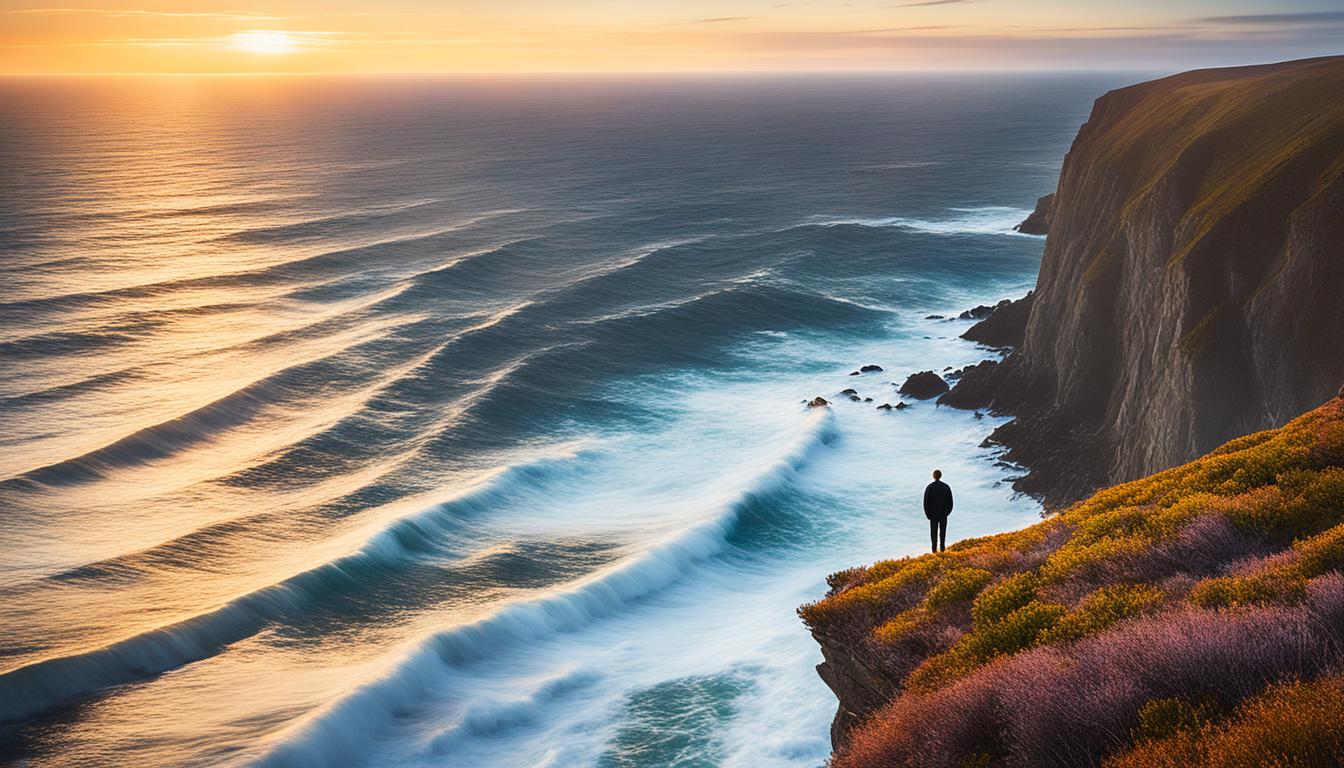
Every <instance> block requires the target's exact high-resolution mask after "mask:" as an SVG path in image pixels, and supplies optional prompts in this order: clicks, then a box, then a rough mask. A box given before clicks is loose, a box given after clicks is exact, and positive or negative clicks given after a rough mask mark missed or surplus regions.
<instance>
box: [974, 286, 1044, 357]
mask: <svg viewBox="0 0 1344 768" xmlns="http://www.w3.org/2000/svg"><path fill="white" fill-rule="evenodd" d="M1034 296H1035V291H1028V292H1027V295H1026V296H1023V297H1022V298H1020V299H1018V300H1016V301H1012V300H1010V299H1004V300H1003V301H1001V302H999V303H998V305H997V306H995V307H994V311H993V312H991V313H990V314H989V316H988V317H986V318H985V319H984V320H981V321H980V322H978V323H976V324H975V325H972V326H971V327H970V328H968V329H967V330H966V332H965V333H963V334H961V338H963V339H969V340H970V341H974V342H977V343H979V344H984V345H985V346H987V347H996V348H1002V347H1020V346H1022V340H1023V339H1024V338H1025V336H1026V333H1027V318H1029V317H1030V316H1031V303H1032V298H1033V297H1034Z"/></svg>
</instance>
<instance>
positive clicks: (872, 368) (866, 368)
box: [859, 365, 882, 373]
mask: <svg viewBox="0 0 1344 768" xmlns="http://www.w3.org/2000/svg"><path fill="white" fill-rule="evenodd" d="M881 370H882V366H880V365H865V366H863V367H862V368H860V369H859V373H877V372H878V371H881Z"/></svg>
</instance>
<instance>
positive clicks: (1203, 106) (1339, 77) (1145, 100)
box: [1056, 56, 1344, 272]
mask: <svg viewBox="0 0 1344 768" xmlns="http://www.w3.org/2000/svg"><path fill="white" fill-rule="evenodd" d="M1339 93H1344V56H1335V57H1327V58H1318V59H1306V60H1302V61H1293V62H1286V63H1282V64H1269V65H1263V66H1254V67H1233V68H1224V69H1207V70H1197V71H1194V72H1186V73H1183V74H1180V75H1174V76H1171V77H1167V78H1162V79H1160V80H1153V81H1150V82H1146V83H1141V84H1138V85H1134V86H1130V87H1127V88H1121V89H1118V90H1115V91H1111V92H1110V93H1108V94H1106V95H1104V96H1102V97H1101V98H1100V99H1098V100H1097V102H1096V105H1095V106H1094V108H1093V111H1092V115H1091V117H1090V118H1089V120H1088V122H1087V124H1086V125H1085V126H1083V129H1082V130H1081V131H1080V132H1079V135H1078V138H1077V140H1076V141H1075V143H1074V146H1073V148H1072V150H1070V152H1069V158H1068V159H1067V161H1066V164H1065V168H1064V173H1063V177H1062V183H1061V185H1060V193H1059V197H1058V199H1057V200H1056V206H1057V208H1061V209H1063V211H1062V212H1061V215H1059V216H1057V219H1063V220H1068V219H1070V218H1075V219H1076V218H1078V216H1077V215H1076V211H1075V210H1074V209H1073V206H1082V207H1083V208H1087V207H1094V206H1093V205H1092V201H1088V200H1075V199H1071V192H1072V191H1073V189H1074V187H1075V185H1072V184H1070V183H1068V182H1069V180H1070V179H1071V178H1072V177H1073V176H1074V175H1075V172H1076V173H1078V174H1084V175H1086V176H1088V177H1089V178H1092V179H1094V180H1095V179H1105V180H1106V181H1105V182H1104V183H1107V184H1110V183H1114V184H1118V185H1120V186H1121V187H1122V192H1121V195H1120V198H1119V200H1118V201H1116V202H1117V203H1118V210H1119V212H1120V215H1119V216H1118V217H1116V218H1114V219H1113V221H1112V225H1113V226H1114V227H1115V230H1114V231H1112V232H1110V233H1109V234H1110V235H1111V238H1112V239H1114V238H1115V237H1119V232H1120V229H1122V228H1123V226H1124V225H1125V224H1126V223H1128V222H1129V221H1130V219H1131V218H1133V217H1134V216H1135V215H1136V212H1138V211H1139V210H1141V209H1142V208H1143V206H1144V204H1145V203H1146V202H1147V201H1148V200H1149V198H1150V197H1151V196H1152V195H1153V194H1157V193H1160V192H1161V193H1168V194H1169V193H1170V192H1171V190H1172V189H1173V188H1176V189H1179V190H1181V191H1180V192H1179V193H1178V195H1177V197H1178V198H1179V199H1180V200H1181V202H1182V210H1181V211H1180V218H1179V220H1178V221H1175V222H1172V224H1173V226H1172V227H1171V229H1172V231H1173V232H1174V234H1175V241H1174V242H1173V243H1172V246H1173V250H1172V254H1171V263H1173V264H1175V263H1178V262H1180V261H1181V260H1182V259H1184V258H1185V257H1186V256H1187V255H1189V254H1190V253H1191V252H1192V251H1194V250H1195V249H1196V248H1198V247H1200V246H1201V245H1202V244H1203V243H1205V242H1207V241H1208V240H1209V238H1210V237H1211V236H1212V235H1213V233H1214V231H1215V229H1216V228H1217V227H1218V226H1219V225H1220V223H1222V222H1226V221H1228V220H1229V218H1230V214H1232V213H1233V212H1234V211H1237V210H1249V209H1251V208H1253V207H1255V206H1260V205H1264V204H1266V203H1265V201H1270V204H1272V203H1273V202H1274V201H1279V200H1290V199H1291V200H1299V201H1300V200H1304V199H1306V200H1309V199H1311V197H1312V196H1313V195H1315V194H1317V193H1318V192H1320V191H1321V190H1323V189H1325V188H1326V187H1327V186H1328V185H1329V183H1330V182H1331V181H1332V180H1334V179H1336V178H1337V177H1339V176H1340V175H1341V174H1344V153H1341V152H1340V147H1341V146H1342V145H1344V99H1342V98H1336V97H1331V96H1328V95H1327V94H1339ZM1098 183H1102V182H1098ZM1105 210H1110V208H1109V206H1108V207H1106V209H1105ZM1101 240H1102V241H1104V240H1106V237H1105V236H1103V237H1101ZM1096 258H1097V259H1098V261H1096V262H1095V263H1094V264H1093V265H1092V266H1093V271H1094V272H1098V271H1099V269H1100V265H1101V263H1102V260H1103V259H1104V254H1100V253H1099V254H1097V255H1096Z"/></svg>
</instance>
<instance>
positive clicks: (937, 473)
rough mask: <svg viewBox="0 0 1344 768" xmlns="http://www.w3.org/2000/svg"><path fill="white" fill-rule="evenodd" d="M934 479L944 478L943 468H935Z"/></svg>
mask: <svg viewBox="0 0 1344 768" xmlns="http://www.w3.org/2000/svg"><path fill="white" fill-rule="evenodd" d="M933 479H934V480H942V479H943V470H941V469H935V470H933Z"/></svg>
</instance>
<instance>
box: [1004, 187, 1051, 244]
mask: <svg viewBox="0 0 1344 768" xmlns="http://www.w3.org/2000/svg"><path fill="white" fill-rule="evenodd" d="M1054 213H1055V193H1053V192H1051V193H1050V194H1048V195H1044V196H1042V197H1041V198H1039V199H1037V200H1036V208H1035V209H1034V210H1032V212H1031V215H1030V216H1028V217H1027V218H1025V219H1023V220H1022V223H1021V224H1018V225H1017V226H1016V227H1013V229H1016V230H1017V231H1018V232H1021V233H1022V234H1024V235H1045V234H1049V232H1050V221H1051V220H1052V219H1053V218H1054Z"/></svg>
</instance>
